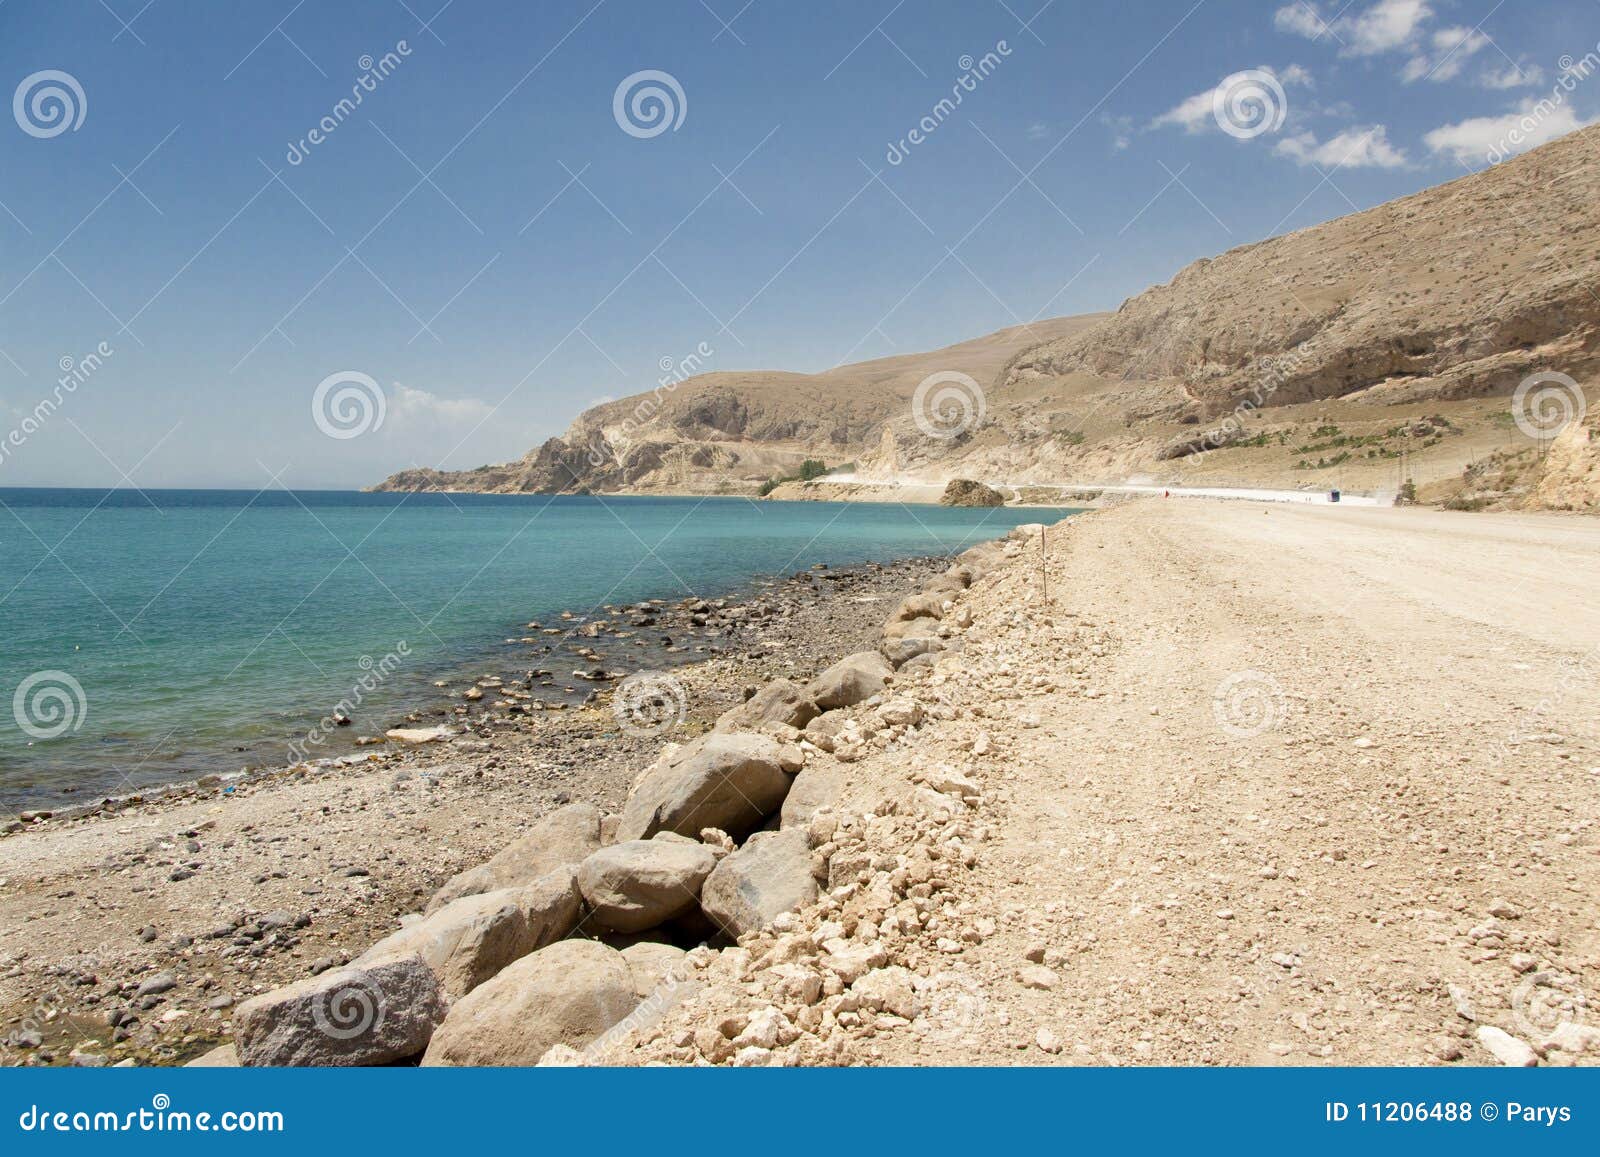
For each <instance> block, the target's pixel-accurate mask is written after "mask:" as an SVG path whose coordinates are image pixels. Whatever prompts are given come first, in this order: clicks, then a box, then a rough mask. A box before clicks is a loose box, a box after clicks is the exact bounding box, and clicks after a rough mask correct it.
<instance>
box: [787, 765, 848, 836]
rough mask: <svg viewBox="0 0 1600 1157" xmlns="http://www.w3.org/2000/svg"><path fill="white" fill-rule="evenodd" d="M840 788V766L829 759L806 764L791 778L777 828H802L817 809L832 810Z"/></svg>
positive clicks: (841, 782)
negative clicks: (830, 808) (791, 781)
mask: <svg viewBox="0 0 1600 1157" xmlns="http://www.w3.org/2000/svg"><path fill="white" fill-rule="evenodd" d="M843 789H844V772H843V769H842V768H841V767H840V766H839V764H837V763H834V762H833V761H832V760H829V761H827V762H824V761H822V760H818V761H817V762H815V763H812V764H809V765H808V766H807V767H806V769H805V770H804V771H802V772H801V773H800V774H799V775H797V776H795V777H794V783H793V784H792V785H791V786H790V788H789V794H788V795H786V796H784V797H783V810H782V811H781V812H779V816H780V824H779V826H780V827H783V828H804V827H805V826H806V825H807V824H808V823H810V822H811V817H812V816H814V815H815V814H816V813H817V809H818V808H825V807H832V806H833V805H834V804H836V803H838V802H839V794H840V792H841V791H842V790H843Z"/></svg>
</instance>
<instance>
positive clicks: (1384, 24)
mask: <svg viewBox="0 0 1600 1157" xmlns="http://www.w3.org/2000/svg"><path fill="white" fill-rule="evenodd" d="M1432 16H1433V9H1432V8H1431V7H1430V6H1429V5H1428V0H1378V3H1376V4H1374V5H1373V6H1372V7H1371V8H1368V9H1367V10H1366V11H1365V12H1362V13H1360V14H1358V15H1355V16H1346V17H1343V18H1342V19H1340V20H1338V21H1337V22H1335V24H1334V29H1333V30H1334V32H1335V33H1336V34H1337V35H1338V36H1339V38H1340V39H1341V40H1343V41H1344V42H1345V45H1346V47H1347V49H1348V50H1349V51H1350V52H1351V53H1352V54H1354V55H1356V56H1379V55H1381V54H1383V53H1385V52H1393V51H1394V50H1395V49H1397V48H1405V47H1407V46H1409V45H1411V44H1412V43H1413V42H1414V41H1415V40H1416V38H1417V33H1418V32H1420V31H1421V29H1422V26H1423V24H1425V23H1426V22H1427V21H1428V20H1429V19H1430V18H1431V17H1432Z"/></svg>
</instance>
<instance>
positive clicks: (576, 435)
mask: <svg viewBox="0 0 1600 1157" xmlns="http://www.w3.org/2000/svg"><path fill="white" fill-rule="evenodd" d="M1104 316H1105V315H1104V314H1094V315H1090V316H1087V317H1065V318H1054V319H1051V320H1049V321H1040V322H1035V323H1033V324H1031V325H1029V326H1018V327H1015V328H1012V329H1003V330H1000V331H999V332H998V333H992V334H989V335H988V336H987V337H981V338H977V339H975V340H973V341H966V342H961V343H960V344H958V345H953V346H947V347H945V348H944V349H938V350H934V351H932V352H931V353H917V354H903V355H899V356H896V357H888V358H878V359H876V360H874V361H869V362H857V363H855V364H853V365H845V366H838V367H836V368H834V369H831V370H827V371H825V372H823V373H820V374H795V373H783V372H781V371H773V370H756V371H750V372H718V373H706V374H695V375H693V376H690V377H683V378H682V380H677V381H674V379H673V377H672V376H668V377H666V378H664V379H662V382H661V383H659V384H658V385H657V386H656V388H655V389H653V390H651V391H649V392H647V393H642V394H635V395H633V396H631V397H627V398H622V399H620V400H618V401H614V402H606V403H604V404H602V405H599V406H594V407H592V408H591V409H588V410H585V411H584V412H583V413H582V414H580V415H579V416H578V418H577V420H576V421H575V422H573V424H572V426H571V428H570V429H568V430H567V432H566V434H565V435H564V436H562V437H560V438H551V439H550V440H549V441H547V442H545V443H544V445H542V446H539V447H537V448H536V449H534V450H531V451H530V452H529V453H528V454H527V455H526V456H525V457H523V458H522V459H520V460H518V461H516V462H509V463H506V464H505V465H502V466H483V467H480V468H478V469H476V470H462V471H440V470H407V471H403V472H401V473H399V474H396V475H394V476H393V477H391V478H388V479H386V480H385V481H384V482H383V483H381V484H380V485H379V486H377V487H375V488H374V489H377V490H456V491H461V490H466V491H489V492H496V493H540V494H563V493H575V492H581V491H600V492H618V491H622V492H630V493H700V494H715V493H741V494H750V493H754V492H755V491H756V490H757V489H758V488H759V487H760V486H761V484H762V483H764V482H766V481H767V480H769V479H771V478H775V477H779V476H782V475H785V474H789V473H792V472H793V471H795V470H796V469H797V468H798V467H799V466H800V464H801V463H802V462H804V461H805V460H806V459H808V458H810V459H817V460H820V461H823V462H825V463H826V464H827V465H829V466H839V465H842V464H845V463H849V462H852V461H854V460H855V459H856V457H857V456H858V455H859V454H861V453H862V452H863V451H864V450H865V449H867V448H868V447H871V446H875V445H876V444H877V440H878V438H879V437H880V435H881V432H882V430H883V427H884V424H885V422H887V421H888V420H889V419H890V418H892V417H893V416H895V415H897V414H901V413H904V414H909V413H910V412H911V405H912V398H913V396H914V394H915V392H916V389H917V386H918V384H919V383H920V382H922V381H923V380H924V379H925V378H927V377H928V375H930V374H934V373H942V372H948V371H954V372H957V373H962V374H966V375H969V376H971V377H972V378H974V379H975V380H977V381H979V382H984V383H988V382H992V381H994V379H995V378H996V376H997V375H998V374H999V373H1000V372H1001V371H1002V370H1003V369H1004V368H1005V367H1006V365H1007V364H1009V362H1010V361H1011V360H1012V359H1013V358H1014V357H1016V355H1017V354H1018V353H1020V352H1021V351H1022V350H1024V349H1027V348H1029V347H1031V346H1033V345H1036V344H1038V343H1039V342H1040V341H1046V340H1054V339H1057V338H1064V337H1068V336H1070V335H1072V334H1074V333H1077V332H1079V331H1081V330H1084V329H1087V328H1089V327H1091V326H1092V325H1094V323H1096V322H1097V321H1099V320H1101V318H1103V317H1104Z"/></svg>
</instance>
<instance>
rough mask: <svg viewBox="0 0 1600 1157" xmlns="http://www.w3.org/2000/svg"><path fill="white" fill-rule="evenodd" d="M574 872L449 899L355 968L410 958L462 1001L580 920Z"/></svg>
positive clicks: (561, 871) (379, 944)
mask: <svg viewBox="0 0 1600 1157" xmlns="http://www.w3.org/2000/svg"><path fill="white" fill-rule="evenodd" d="M577 877H578V873H577V869H575V868H574V867H573V866H572V865H570V864H563V865H562V866H561V867H559V868H557V869H556V870H555V871H553V872H550V873H549V874H548V875H546V876H544V877H542V878H541V879H539V880H535V881H534V882H533V883H532V884H529V885H528V886H527V887H525V888H501V889H499V890H497V891H494V892H485V893H483V894H482V895H479V896H463V897H461V899H459V900H452V901H451V902H450V903H448V904H446V905H445V906H444V907H443V908H440V909H439V910H438V911H437V912H434V913H433V915H431V916H428V917H426V918H424V919H422V920H420V921H418V922H417V923H415V924H412V925H410V926H409V927H406V928H402V929H400V931H398V932H396V933H394V934H393V935H391V936H387V937H385V938H384V939H382V940H380V941H378V942H377V943H376V944H374V945H373V946H372V947H371V948H369V949H367V951H366V952H365V953H363V954H362V955H361V956H360V957H359V958H358V959H357V960H356V963H357V964H365V963H370V962H371V961H374V960H382V959H384V958H386V957H391V956H407V955H411V954H413V953H415V954H416V955H418V956H420V957H422V959H423V961H424V962H425V963H426V964H427V965H428V967H429V968H431V969H433V972H434V975H436V976H437V977H438V978H439V982H440V983H441V984H442V985H443V986H444V990H445V993H446V995H448V996H450V997H451V998H452V999H453V998H456V997H460V996H465V995H466V994H467V993H469V992H471V991H472V990H473V989H474V988H476V987H477V986H478V985H480V984H482V983H483V982H484V981H486V980H488V979H489V978H490V977H491V976H493V975H494V974H495V973H497V972H499V971H500V970H501V969H502V968H504V967H505V966H506V965H508V964H510V963H511V962H512V961H513V960H519V959H521V958H522V957H524V956H526V955H528V953H530V952H535V951H537V950H538V949H540V948H543V947H544V946H545V945H547V944H553V943H554V942H555V941H557V940H560V939H562V938H563V937H565V936H567V935H568V934H569V933H571V932H572V930H573V929H574V928H576V927H577V926H578V921H579V919H580V918H581V916H582V908H583V905H582V901H581V899H580V896H579V893H578V879H577Z"/></svg>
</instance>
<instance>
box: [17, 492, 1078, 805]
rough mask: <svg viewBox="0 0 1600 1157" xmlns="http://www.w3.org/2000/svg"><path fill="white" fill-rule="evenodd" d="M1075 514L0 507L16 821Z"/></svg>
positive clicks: (487, 498) (325, 504)
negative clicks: (488, 678)
mask: <svg viewBox="0 0 1600 1157" xmlns="http://www.w3.org/2000/svg"><path fill="white" fill-rule="evenodd" d="M1067 513H1070V511H1067V510H1060V511H1049V510H1038V509H1032V510H1014V509H1006V508H1002V509H997V510H983V509H955V508H947V507H938V506H899V505H890V504H870V505H869V504H843V503H837V504H836V503H774V502H753V501H747V500H745V499H742V498H706V499H700V498H604V499H601V498H593V497H554V498H552V497H548V496H540V495H440V494H363V493H349V492H329V491H301V492H287V491H281V490H279V491H266V492H261V493H255V492H247V491H237V492H236V491H217V490H196V491H178V490H157V491H144V492H140V491H135V490H113V491H105V490H46V489H9V490H8V489H0V628H3V634H0V805H3V806H4V807H5V808H6V809H8V810H15V809H18V808H21V807H24V806H50V805H52V804H54V805H58V806H59V805H61V804H64V803H69V802H85V803H86V802H90V801H92V800H96V799H99V798H101V797H103V796H105V795H112V794H118V793H119V792H120V793H126V792H129V791H132V790H134V789H136V788H138V787H141V786H147V785H150V784H155V783H167V782H173V781H177V780H182V779H185V778H192V777H194V776H196V775H198V774H203V773H205V772H210V771H219V770H225V771H236V770H238V769H239V768H240V767H241V766H243V765H246V764H248V765H252V766H255V765H261V764H264V763H265V764H275V763H282V762H285V761H286V760H287V745H288V743H289V741H290V739H291V738H292V737H294V736H296V735H300V734H303V733H304V732H305V730H306V728H307V727H308V726H310V725H311V724H313V723H315V721H316V720H318V719H319V718H321V717H322V716H323V715H324V714H326V713H327V712H328V711H329V710H330V709H331V708H332V706H333V705H334V704H336V703H338V702H339V701H340V700H341V699H343V698H345V697H347V696H348V695H349V694H350V692H351V690H352V688H353V687H354V686H356V685H357V683H358V682H360V681H361V680H362V679H363V678H364V677H365V676H367V675H368V674H369V673H371V672H372V671H373V670H375V669H379V670H385V671H387V673H386V674H385V675H384V677H383V679H382V685H381V687H379V688H378V690H377V692H376V694H374V695H371V696H368V698H367V702H366V703H365V704H364V705H363V714H364V717H363V718H361V719H359V720H358V721H357V725H358V727H359V728H361V729H363V730H366V731H368V732H369V733H370V732H374V731H377V730H378V729H379V728H380V727H381V726H383V725H384V724H385V723H386V722H391V721H392V720H393V718H394V716H396V715H398V714H400V713H402V712H403V711H404V710H406V709H408V708H409V707H411V706H415V705H418V704H420V703H422V702H423V701H424V699H425V697H426V696H427V695H428V694H429V693H432V694H433V695H435V696H436V695H437V694H438V693H437V692H436V691H434V690H433V687H432V681H433V680H434V679H437V678H440V677H441V673H443V672H448V671H452V670H458V669H460V668H462V667H464V666H465V665H467V664H471V663H474V662H481V663H484V664H489V665H488V666H485V668H484V669H485V670H493V669H499V668H500V667H502V666H503V665H505V664H506V658H505V656H506V651H507V648H506V645H505V641H506V639H507V637H508V636H516V635H519V634H525V633H526V631H525V630H524V626H523V625H524V624H525V623H526V622H528V621H529V620H539V621H540V622H546V621H548V620H550V619H552V618H554V617H556V616H558V615H559V614H560V612H562V611H571V612H573V613H574V614H578V615H582V614H584V613H586V612H589V611H590V610H591V609H597V608H598V607H599V606H600V605H601V604H604V603H626V602H638V601H640V600H643V599H648V598H665V599H680V598H687V597H690V596H691V595H694V596H700V597H706V598H715V597H718V596H720V595H725V594H732V593H737V592H738V591H739V590H740V589H741V588H743V587H745V586H747V585H748V584H750V583H751V582H752V581H753V580H756V579H758V578H760V577H761V576H768V575H782V574H787V573H791V572H794V571H798V570H804V569H806V568H809V567H810V566H811V565H812V564H814V563H819V562H821V563H827V564H829V565H830V566H842V565H846V564H850V563H859V562H867V561H878V562H888V561H892V560H895V559H901V558H908V557H914V556H918V555H930V554H949V553H954V552H956V551H960V550H963V549H965V548H966V547H968V546H971V545H973V544H975V543H977V542H980V541H982V540H984V539H988V538H994V537H997V536H999V535H1001V534H1003V533H1004V532H1005V531H1006V530H1008V529H1009V528H1010V527H1011V526H1013V525H1016V524H1017V523H1021V522H1038V521H1054V520H1055V519H1057V518H1059V517H1061V516H1064V515H1065V514H1067ZM395 658H398V660H399V661H398V662H397V663H391V662H388V661H386V660H390V659H395ZM391 668H392V669H391ZM368 708H370V709H371V711H372V713H373V714H371V715H367V714H366V710H367V709H368Z"/></svg>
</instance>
